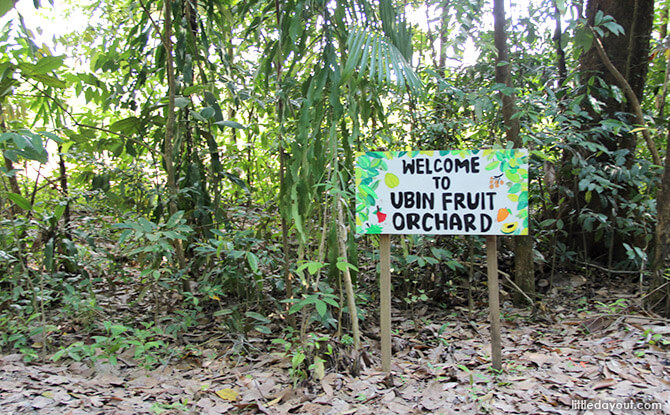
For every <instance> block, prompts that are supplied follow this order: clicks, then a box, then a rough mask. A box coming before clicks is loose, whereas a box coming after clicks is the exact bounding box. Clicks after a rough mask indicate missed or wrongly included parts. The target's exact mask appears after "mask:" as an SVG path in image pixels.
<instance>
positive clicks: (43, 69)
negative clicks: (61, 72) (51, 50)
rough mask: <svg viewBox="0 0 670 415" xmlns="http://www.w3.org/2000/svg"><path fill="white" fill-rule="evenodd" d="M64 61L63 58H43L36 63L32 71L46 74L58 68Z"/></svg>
mask: <svg viewBox="0 0 670 415" xmlns="http://www.w3.org/2000/svg"><path fill="white" fill-rule="evenodd" d="M64 59H65V56H45V57H44V58H42V59H40V60H39V61H37V63H36V64H35V67H34V68H33V70H34V71H35V73H38V74H46V73H48V72H51V71H53V70H56V69H58V68H60V67H61V66H62V65H63V60H64Z"/></svg>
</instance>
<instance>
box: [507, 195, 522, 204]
mask: <svg viewBox="0 0 670 415" xmlns="http://www.w3.org/2000/svg"><path fill="white" fill-rule="evenodd" d="M507 198H508V199H509V200H511V201H512V202H518V201H519V195H515V194H509V195H507Z"/></svg>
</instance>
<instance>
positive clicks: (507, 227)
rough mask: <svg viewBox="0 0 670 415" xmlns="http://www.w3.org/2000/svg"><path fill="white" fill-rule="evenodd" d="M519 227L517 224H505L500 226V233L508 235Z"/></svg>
mask: <svg viewBox="0 0 670 415" xmlns="http://www.w3.org/2000/svg"><path fill="white" fill-rule="evenodd" d="M518 227H519V222H512V223H506V224H504V225H503V226H502V229H501V231H502V233H505V234H510V233H512V232H514V231H515V230H516V228H518Z"/></svg>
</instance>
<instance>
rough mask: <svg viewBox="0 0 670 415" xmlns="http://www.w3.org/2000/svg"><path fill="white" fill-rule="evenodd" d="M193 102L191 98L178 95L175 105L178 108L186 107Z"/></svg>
mask: <svg viewBox="0 0 670 415" xmlns="http://www.w3.org/2000/svg"><path fill="white" fill-rule="evenodd" d="M190 103H191V100H190V99H189V98H186V97H176V98H175V99H174V105H175V106H176V107H177V108H186V107H188V105H189V104H190Z"/></svg>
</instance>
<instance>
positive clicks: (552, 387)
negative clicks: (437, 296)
mask: <svg viewBox="0 0 670 415" xmlns="http://www.w3.org/2000/svg"><path fill="white" fill-rule="evenodd" d="M573 288H574V287H570V286H568V287H566V288H565V289H564V290H562V291H556V292H554V293H553V295H552V296H551V297H547V298H550V300H547V302H546V304H544V305H543V306H542V307H540V308H539V309H537V310H535V311H534V312H531V311H530V310H520V309H514V308H512V307H511V306H510V305H509V304H507V303H505V304H503V325H502V335H503V337H502V340H503V360H504V364H503V371H502V373H494V372H493V371H492V370H491V369H490V357H489V356H490V344H489V325H488V322H487V316H486V312H485V310H484V311H481V312H479V313H475V314H473V316H472V318H469V317H468V311H467V310H466V309H462V308H457V309H455V310H448V311H445V310H441V309H429V308H428V307H424V308H422V309H418V310H414V313H413V314H411V313H408V310H405V309H402V308H401V307H402V304H400V303H394V310H393V316H394V318H393V328H394V337H393V348H394V355H393V366H392V373H391V374H390V375H387V374H385V373H382V372H380V371H379V370H378V366H379V364H380V362H379V352H378V350H379V344H378V341H377V340H378V338H379V337H378V329H377V327H376V323H375V322H374V319H373V318H370V319H368V321H367V322H366V323H365V324H364V325H363V333H364V336H363V344H364V350H363V352H362V354H361V356H362V358H361V359H360V362H361V367H360V373H359V375H358V376H353V375H352V374H351V372H352V370H347V368H342V367H336V365H335V364H334V363H333V360H334V358H333V354H335V355H337V350H338V348H342V347H341V345H338V344H335V343H333V344H332V345H331V346H332V350H334V352H332V353H331V354H330V355H328V354H322V355H321V356H322V357H324V360H325V362H324V365H323V367H316V368H315V369H314V370H311V371H305V372H306V373H307V375H308V376H307V378H306V379H301V378H300V376H297V375H295V374H294V373H293V371H292V362H291V356H290V355H288V356H287V354H286V353H284V352H283V350H284V349H283V348H281V347H278V346H277V345H274V344H272V343H271V341H270V340H271V338H272V337H273V336H272V335H261V334H260V333H252V334H250V335H249V337H247V338H246V339H244V340H238V341H242V342H246V344H247V346H248V347H246V350H247V352H246V353H231V350H232V346H233V345H232V343H231V341H229V340H230V339H231V337H227V336H219V337H220V340H217V341H210V342H208V343H207V345H206V346H207V348H202V349H201V350H200V353H196V354H194V355H191V356H187V357H185V358H182V359H180V360H176V359H172V360H171V361H169V362H168V363H167V364H164V365H162V366H160V367H158V368H155V369H153V370H146V369H142V368H141V367H140V366H139V365H138V364H137V363H136V362H134V361H133V360H132V356H131V357H120V359H119V362H118V364H117V365H111V364H109V363H102V362H100V361H98V362H96V363H95V364H90V363H86V362H72V361H67V360H61V361H59V362H57V363H50V362H49V361H48V360H46V361H44V362H31V363H24V362H23V360H22V356H21V355H18V354H10V355H4V356H0V413H3V414H44V415H47V414H49V415H51V414H59V415H61V414H119V415H121V414H129V415H130V414H227V413H229V414H253V413H263V414H278V415H279V414H359V415H363V414H377V415H379V414H403V415H404V414H481V413H493V414H515V413H516V414H591V413H594V414H610V413H612V414H619V413H634V414H670V354H669V351H670V346H669V343H670V342H669V341H670V325H668V320H667V319H662V318H659V317H658V316H654V315H648V314H642V313H640V312H639V309H636V307H635V306H634V304H635V303H636V301H637V299H636V298H634V297H633V296H632V295H629V296H628V297H627V294H625V293H624V292H617V293H612V292H606V291H605V290H601V291H599V292H596V293H595V294H594V295H595V297H593V298H591V299H589V300H588V301H585V300H583V299H584V298H585V297H584V295H583V293H577V292H576V291H575V290H574V289H573ZM606 298H609V299H610V300H606ZM612 298H616V299H621V298H624V299H625V300H626V304H628V305H629V306H628V308H623V309H614V308H608V307H607V306H606V304H608V303H607V301H611V299H612ZM580 299H582V300H581V301H583V302H584V303H585V304H584V306H583V307H578V306H577V305H576V304H578V302H579V301H580ZM597 299H600V300H599V301H598V300H597ZM589 304H590V306H589ZM598 304H599V306H598ZM410 314H411V317H410V318H408V316H410ZM371 317H374V316H372V315H371ZM274 337H276V336H274ZM212 338H216V336H214V333H212ZM226 339H228V340H226ZM324 346H325V345H324ZM321 350H324V351H325V350H330V349H327V348H326V347H323V348H322V349H321ZM289 352H290V350H289ZM338 359H339V360H340V361H342V356H340V357H339V358H338ZM345 360H346V359H345ZM349 369H351V368H349ZM292 374H293V376H291V375H292ZM589 408H591V409H589Z"/></svg>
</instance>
